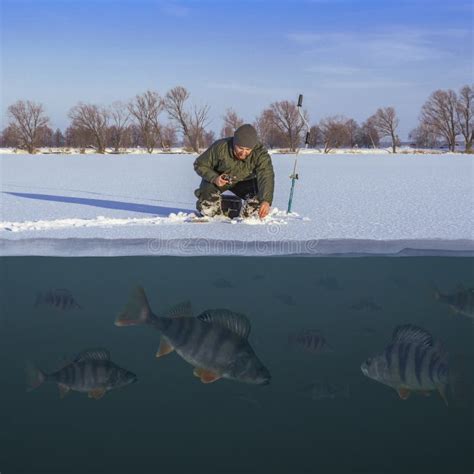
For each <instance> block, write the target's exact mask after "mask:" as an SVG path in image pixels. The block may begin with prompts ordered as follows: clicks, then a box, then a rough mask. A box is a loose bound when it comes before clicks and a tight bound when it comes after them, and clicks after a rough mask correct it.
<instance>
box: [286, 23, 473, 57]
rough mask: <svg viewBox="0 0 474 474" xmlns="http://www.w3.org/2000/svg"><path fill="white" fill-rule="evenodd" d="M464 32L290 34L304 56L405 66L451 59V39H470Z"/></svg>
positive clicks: (394, 31) (457, 30)
mask: <svg viewBox="0 0 474 474" xmlns="http://www.w3.org/2000/svg"><path fill="white" fill-rule="evenodd" d="M469 35H470V32H469V31H467V30H465V29H448V30H444V31H438V30H435V31H430V30H416V29H415V30H411V29H407V28H400V29H397V30H395V29H393V28H392V29H391V30H389V31H384V32H376V33H368V34H363V33H346V32H344V33H317V32H303V33H289V34H287V35H286V37H287V39H288V40H289V41H290V42H293V43H295V44H297V45H300V46H302V47H304V50H303V51H302V54H304V55H311V56H315V57H316V56H318V55H319V57H321V56H320V55H327V56H328V57H330V56H332V57H339V58H341V57H343V58H347V59H348V61H359V60H360V61H363V62H365V63H369V62H374V63H375V62H376V63H377V64H381V63H386V64H391V65H393V64H404V63H408V62H420V61H430V60H435V59H436V60H440V59H442V58H443V57H447V56H449V55H450V54H451V53H450V51H449V47H450V44H452V43H449V41H447V40H448V39H452V40H460V39H462V38H467V37H468V36H469Z"/></svg>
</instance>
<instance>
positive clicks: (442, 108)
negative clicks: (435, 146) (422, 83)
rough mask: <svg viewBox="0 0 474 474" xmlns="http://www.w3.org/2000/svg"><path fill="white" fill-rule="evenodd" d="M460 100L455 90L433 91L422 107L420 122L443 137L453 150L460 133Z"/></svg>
mask: <svg viewBox="0 0 474 474" xmlns="http://www.w3.org/2000/svg"><path fill="white" fill-rule="evenodd" d="M457 106H458V100H457V96H456V93H455V92H454V91H453V90H447V91H443V90H437V91H435V92H433V93H432V94H431V95H430V97H429V98H428V100H427V101H426V102H425V104H424V105H423V107H422V108H421V116H420V124H421V125H423V127H425V128H426V129H428V130H430V131H431V133H434V134H435V135H438V136H441V137H443V138H444V139H445V140H446V142H447V144H448V147H449V149H450V150H451V151H454V149H455V147H456V136H457V135H458V133H459V124H458V121H457V112H456V109H457Z"/></svg>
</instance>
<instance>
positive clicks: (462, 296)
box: [435, 286, 474, 318]
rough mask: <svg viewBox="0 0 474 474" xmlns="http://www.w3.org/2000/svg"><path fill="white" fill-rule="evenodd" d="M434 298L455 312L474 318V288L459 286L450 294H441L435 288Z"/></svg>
mask: <svg viewBox="0 0 474 474" xmlns="http://www.w3.org/2000/svg"><path fill="white" fill-rule="evenodd" d="M435 296H436V299H437V300H438V301H441V302H442V303H446V304H448V305H449V307H450V308H451V310H452V311H453V312H455V313H459V314H462V315H464V316H468V317H470V318H474V288H464V287H463V286H459V288H458V289H457V290H456V291H455V292H454V293H451V294H442V293H441V292H440V291H438V290H436V293H435Z"/></svg>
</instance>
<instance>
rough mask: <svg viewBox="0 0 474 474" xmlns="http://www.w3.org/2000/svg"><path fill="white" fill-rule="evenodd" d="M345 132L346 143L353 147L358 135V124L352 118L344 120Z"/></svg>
mask: <svg viewBox="0 0 474 474" xmlns="http://www.w3.org/2000/svg"><path fill="white" fill-rule="evenodd" d="M345 126H346V133H347V139H348V145H349V147H350V148H354V147H355V146H356V145H357V137H358V135H359V130H360V127H359V124H358V123H357V122H356V121H355V120H354V119H352V118H349V119H347V120H346V123H345Z"/></svg>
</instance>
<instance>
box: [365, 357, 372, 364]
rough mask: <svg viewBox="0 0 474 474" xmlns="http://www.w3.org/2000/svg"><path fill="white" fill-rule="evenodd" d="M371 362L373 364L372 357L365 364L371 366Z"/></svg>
mask: <svg viewBox="0 0 474 474" xmlns="http://www.w3.org/2000/svg"><path fill="white" fill-rule="evenodd" d="M371 362H372V357H369V358H368V359H367V360H366V361H365V363H366V364H367V365H370V364H371Z"/></svg>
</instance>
